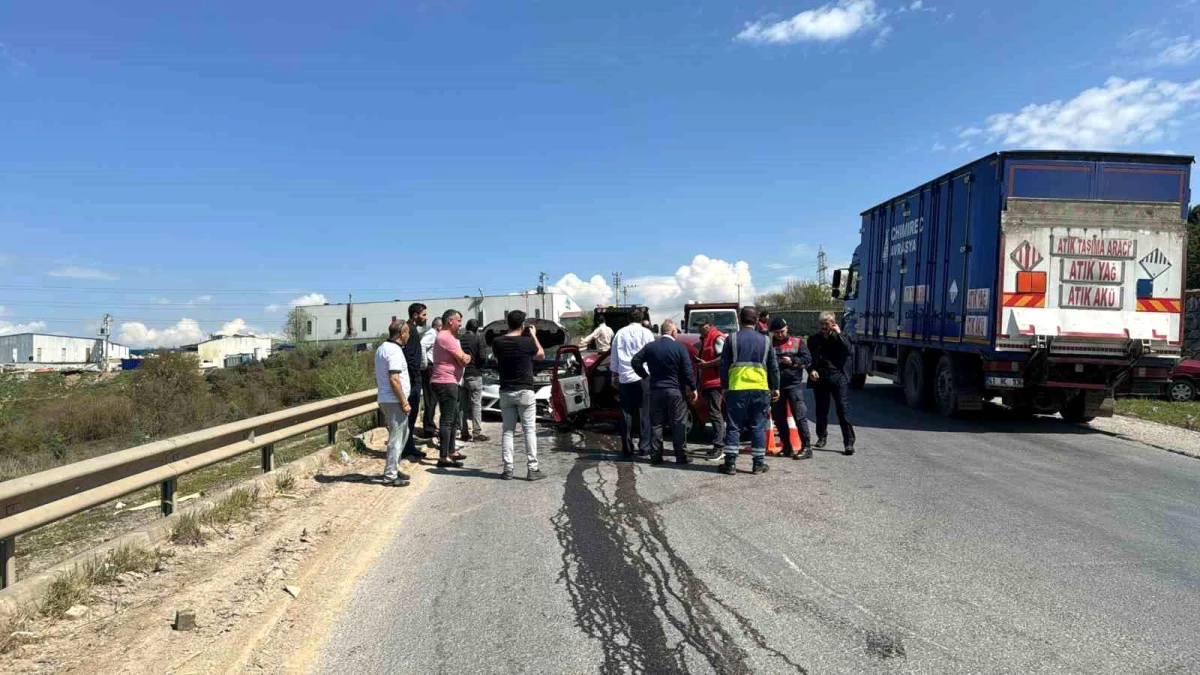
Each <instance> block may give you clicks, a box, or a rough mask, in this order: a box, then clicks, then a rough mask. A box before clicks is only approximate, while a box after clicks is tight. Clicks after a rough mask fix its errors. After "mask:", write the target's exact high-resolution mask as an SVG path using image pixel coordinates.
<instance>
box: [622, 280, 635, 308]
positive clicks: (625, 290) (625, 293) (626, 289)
mask: <svg viewBox="0 0 1200 675" xmlns="http://www.w3.org/2000/svg"><path fill="white" fill-rule="evenodd" d="M631 288H637V284H625V285H624V286H622V287H621V296H622V298H624V303H625V304H626V305H628V304H629V289H631Z"/></svg>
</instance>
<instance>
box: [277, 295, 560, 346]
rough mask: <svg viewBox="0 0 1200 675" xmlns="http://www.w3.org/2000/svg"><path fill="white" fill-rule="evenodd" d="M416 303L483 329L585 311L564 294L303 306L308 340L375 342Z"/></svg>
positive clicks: (431, 314) (406, 314) (433, 315)
mask: <svg viewBox="0 0 1200 675" xmlns="http://www.w3.org/2000/svg"><path fill="white" fill-rule="evenodd" d="M414 302H421V303H424V304H425V305H426V306H427V307H428V308H429V310H428V311H429V318H430V320H432V319H433V317H435V316H440V315H441V314H442V312H445V311H446V310H448V309H456V310H458V311H460V312H462V315H463V319H464V321H465V320H467V319H478V320H479V323H480V324H481V325H487V324H488V323H489V322H492V321H496V320H498V319H502V318H504V315H505V314H507V313H508V312H509V311H511V310H514V309H519V310H522V311H524V312H525V313H526V314H528V315H529V318H531V319H549V320H551V321H555V322H559V321H560V320H561V319H562V316H563V314H564V313H566V314H570V313H571V312H578V311H580V309H581V307H579V305H577V304H576V303H575V301H574V300H572V299H571V297H570V296H569V295H566V294H564V293H536V292H532V293H523V294H514V295H476V296H462V297H457V298H434V299H432V300H420V299H414V300H392V301H389V302H355V303H336V304H334V303H326V304H324V305H302V306H301V307H300V309H303V310H304V311H305V312H306V313H307V314H308V325H307V331H306V333H307V334H306V336H305V338H304V339H305V340H349V339H355V338H373V337H378V336H380V335H382V334H384V333H386V332H387V327H388V324H390V323H391V322H392V321H394V320H397V319H398V320H401V321H404V320H406V319H408V306H409V305H410V304H412V303H414Z"/></svg>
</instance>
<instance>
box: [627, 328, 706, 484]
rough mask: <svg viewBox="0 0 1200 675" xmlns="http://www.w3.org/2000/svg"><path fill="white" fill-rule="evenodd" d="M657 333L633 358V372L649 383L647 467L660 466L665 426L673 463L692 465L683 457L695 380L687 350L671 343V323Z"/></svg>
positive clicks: (672, 340) (674, 332)
mask: <svg viewBox="0 0 1200 675" xmlns="http://www.w3.org/2000/svg"><path fill="white" fill-rule="evenodd" d="M659 330H660V331H662V336H661V337H659V338H658V339H657V340H655V341H654V342H651V343H650V344H648V345H646V346H645V347H642V349H641V351H639V352H638V353H637V354H636V355H634V357H633V369H634V371H635V372H637V374H638V375H639V376H640V377H642V378H643V379H649V380H650V424H651V425H653V427H654V438H653V440H652V446H651V449H650V463H651V464H662V462H663V427H664V426H665V425H667V424H669V425H671V444H672V446H674V449H675V463H676V464H687V463H689V462H691V461H692V460H691V459H689V458H688V456H687V416H688V409H687V406H688V403H695V402H696V376H695V373H694V372H693V369H692V357H691V355H690V354H688V351H687V348H686V347H684V346H683V345H681V344H679V343H678V342H676V340H675V335H676V333H678V330H677V329H676V328H675V322H674V321H673V320H671V319H667V320H666V321H663V322H662V325H661V326H660V328H659ZM647 367H648V368H649V372H646V371H647Z"/></svg>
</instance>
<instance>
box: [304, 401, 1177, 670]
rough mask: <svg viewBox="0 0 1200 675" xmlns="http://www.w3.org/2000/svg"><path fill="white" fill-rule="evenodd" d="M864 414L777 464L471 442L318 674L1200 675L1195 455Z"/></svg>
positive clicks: (332, 643)
mask: <svg viewBox="0 0 1200 675" xmlns="http://www.w3.org/2000/svg"><path fill="white" fill-rule="evenodd" d="M810 403H811V401H810ZM852 403H853V413H854V418H855V420H856V422H857V428H858V431H859V439H858V450H859V452H858V454H856V455H855V456H853V457H843V456H842V455H841V454H840V453H836V452H818V453H817V457H816V458H815V459H813V460H810V461H804V462H795V461H792V460H788V459H781V458H776V459H773V460H771V462H770V463H771V467H772V468H771V471H770V473H768V474H766V475H765V476H751V475H750V474H749V473H744V474H740V475H738V476H733V477H730V476H722V475H719V474H717V473H716V464H715V463H712V462H705V461H703V460H700V461H699V462H697V463H695V464H693V465H691V466H690V467H688V468H687V469H682V468H675V467H673V466H671V465H670V464H667V465H664V466H662V467H651V466H649V465H646V464H643V463H630V462H625V461H621V460H620V459H619V458H618V457H617V454H616V453H614V451H613V449H614V448H615V447H617V446H616V445H615V444H614V441H615V439H614V438H612V437H611V436H609V435H605V434H602V433H593V432H583V433H572V434H556V433H554V432H551V431H548V430H547V431H544V432H543V433H542V434H541V442H542V453H541V454H542V458H543V470H544V471H545V472H547V473H548V474H549V478H548V479H546V480H544V481H541V482H539V483H527V482H524V481H521V480H516V481H511V482H505V481H501V480H496V479H495V478H496V477H495V472H496V470H497V469H498V466H499V452H498V449H495V448H490V447H483V446H482V445H479V444H477V445H476V446H475V447H474V448H473V450H474V452H473V453H472V454H473V456H471V457H470V458H469V459H468V467H475V469H469V470H465V471H456V472H454V473H452V474H446V475H444V476H435V477H434V478H436V480H435V481H434V482H433V483H432V484H431V485H430V486H429V487H428V488H427V489H426V491H425V492H423V493H422V494H421V495H419V496H418V497H417V499H416V500H415V501H414V503H413V504H412V506H411V508H410V510H409V512H408V515H407V516H406V519H405V521H404V523H403V524H402V526H401V527H400V529H398V530H397V532H396V533H395V538H394V540H393V542H392V543H391V545H390V547H389V548H388V550H387V551H386V552H385V553H384V554H383V555H382V556H381V558H380V561H379V562H378V564H377V565H376V566H375V567H374V568H373V569H372V570H371V571H370V572H369V573H367V574H366V575H364V577H363V578H362V579H361V581H360V584H359V586H358V588H357V590H356V593H355V596H354V598H353V599H352V601H351V602H350V604H349V606H348V607H347V608H346V609H345V611H344V612H343V613H342V614H341V615H340V617H339V618H338V619H337V621H336V623H335V625H334V626H333V627H332V629H331V631H330V636H329V638H328V641H327V643H326V645H325V646H324V649H323V653H322V654H323V655H322V661H321V664H320V669H321V671H322V672H353V673H356V674H361V673H383V672H389V673H399V672H413V673H417V672H419V673H456V674H457V673H501V672H544V673H586V672H605V673H608V672H613V673H615V672H649V673H671V672H696V673H699V672H761V673H775V672H779V673H786V672H799V673H803V672H809V673H861V672H923V673H945V672H1014V673H1040V672H1054V673H1185V672H1200V641H1198V640H1197V639H1196V636H1197V635H1198V634H1200V627H1198V621H1200V619H1198V618H1197V617H1200V461H1198V460H1196V459H1191V458H1188V457H1183V456H1180V455H1176V454H1171V453H1167V452H1164V451H1162V450H1157V449H1153V448H1149V447H1146V446H1143V445H1140V444H1136V443H1132V442H1128V441H1124V440H1120V439H1116V438H1112V437H1109V436H1105V435H1102V434H1099V433H1094V432H1091V431H1088V430H1086V429H1083V428H1080V427H1077V426H1073V425H1069V424H1066V423H1064V422H1061V421H1059V420H1056V419H1048V418H1042V419H1036V420H1033V421H1026V422H1022V421H1017V420H1013V419H1009V418H1007V417H1006V416H1005V414H1004V413H1003V412H1002V411H1000V410H999V409H996V410H991V411H987V412H985V413H984V414H983V416H982V418H977V419H973V420H963V421H958V420H944V419H942V418H939V417H937V416H935V415H933V414H928V413H914V412H913V411H911V410H909V409H908V408H906V407H904V405H903V401H902V397H901V395H900V393H899V391H898V390H897V389H893V388H892V387H890V386H887V385H883V384H875V383H871V384H869V385H868V387H867V389H866V390H865V391H862V392H855V394H854V398H853V402H852ZM810 410H811V406H810ZM831 432H832V433H833V434H835V435H836V433H837V427H836V426H835V425H831ZM831 440H835V441H836V439H834V438H831ZM831 445H838V444H837V443H836V442H835V443H832V444H831ZM519 448H520V446H518V457H519V459H518V462H523V459H521V455H520V453H519ZM696 450H697V451H699V450H700V448H696ZM740 468H742V469H744V470H747V469H749V457H747V456H743V458H742V464H741V466H740ZM443 473H444V472H443ZM518 475H523V467H522V466H521V464H518Z"/></svg>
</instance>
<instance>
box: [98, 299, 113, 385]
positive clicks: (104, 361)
mask: <svg viewBox="0 0 1200 675" xmlns="http://www.w3.org/2000/svg"><path fill="white" fill-rule="evenodd" d="M99 332H100V336H101V337H103V338H104V343H103V345H102V346H101V348H100V358H99V359H97V360H98V361H100V372H102V373H103V372H104V371H105V369H107V368H108V341H109V339H110V338H111V335H112V315H111V314H107V313H106V314H105V315H104V318H103V319H100V331H99Z"/></svg>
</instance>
